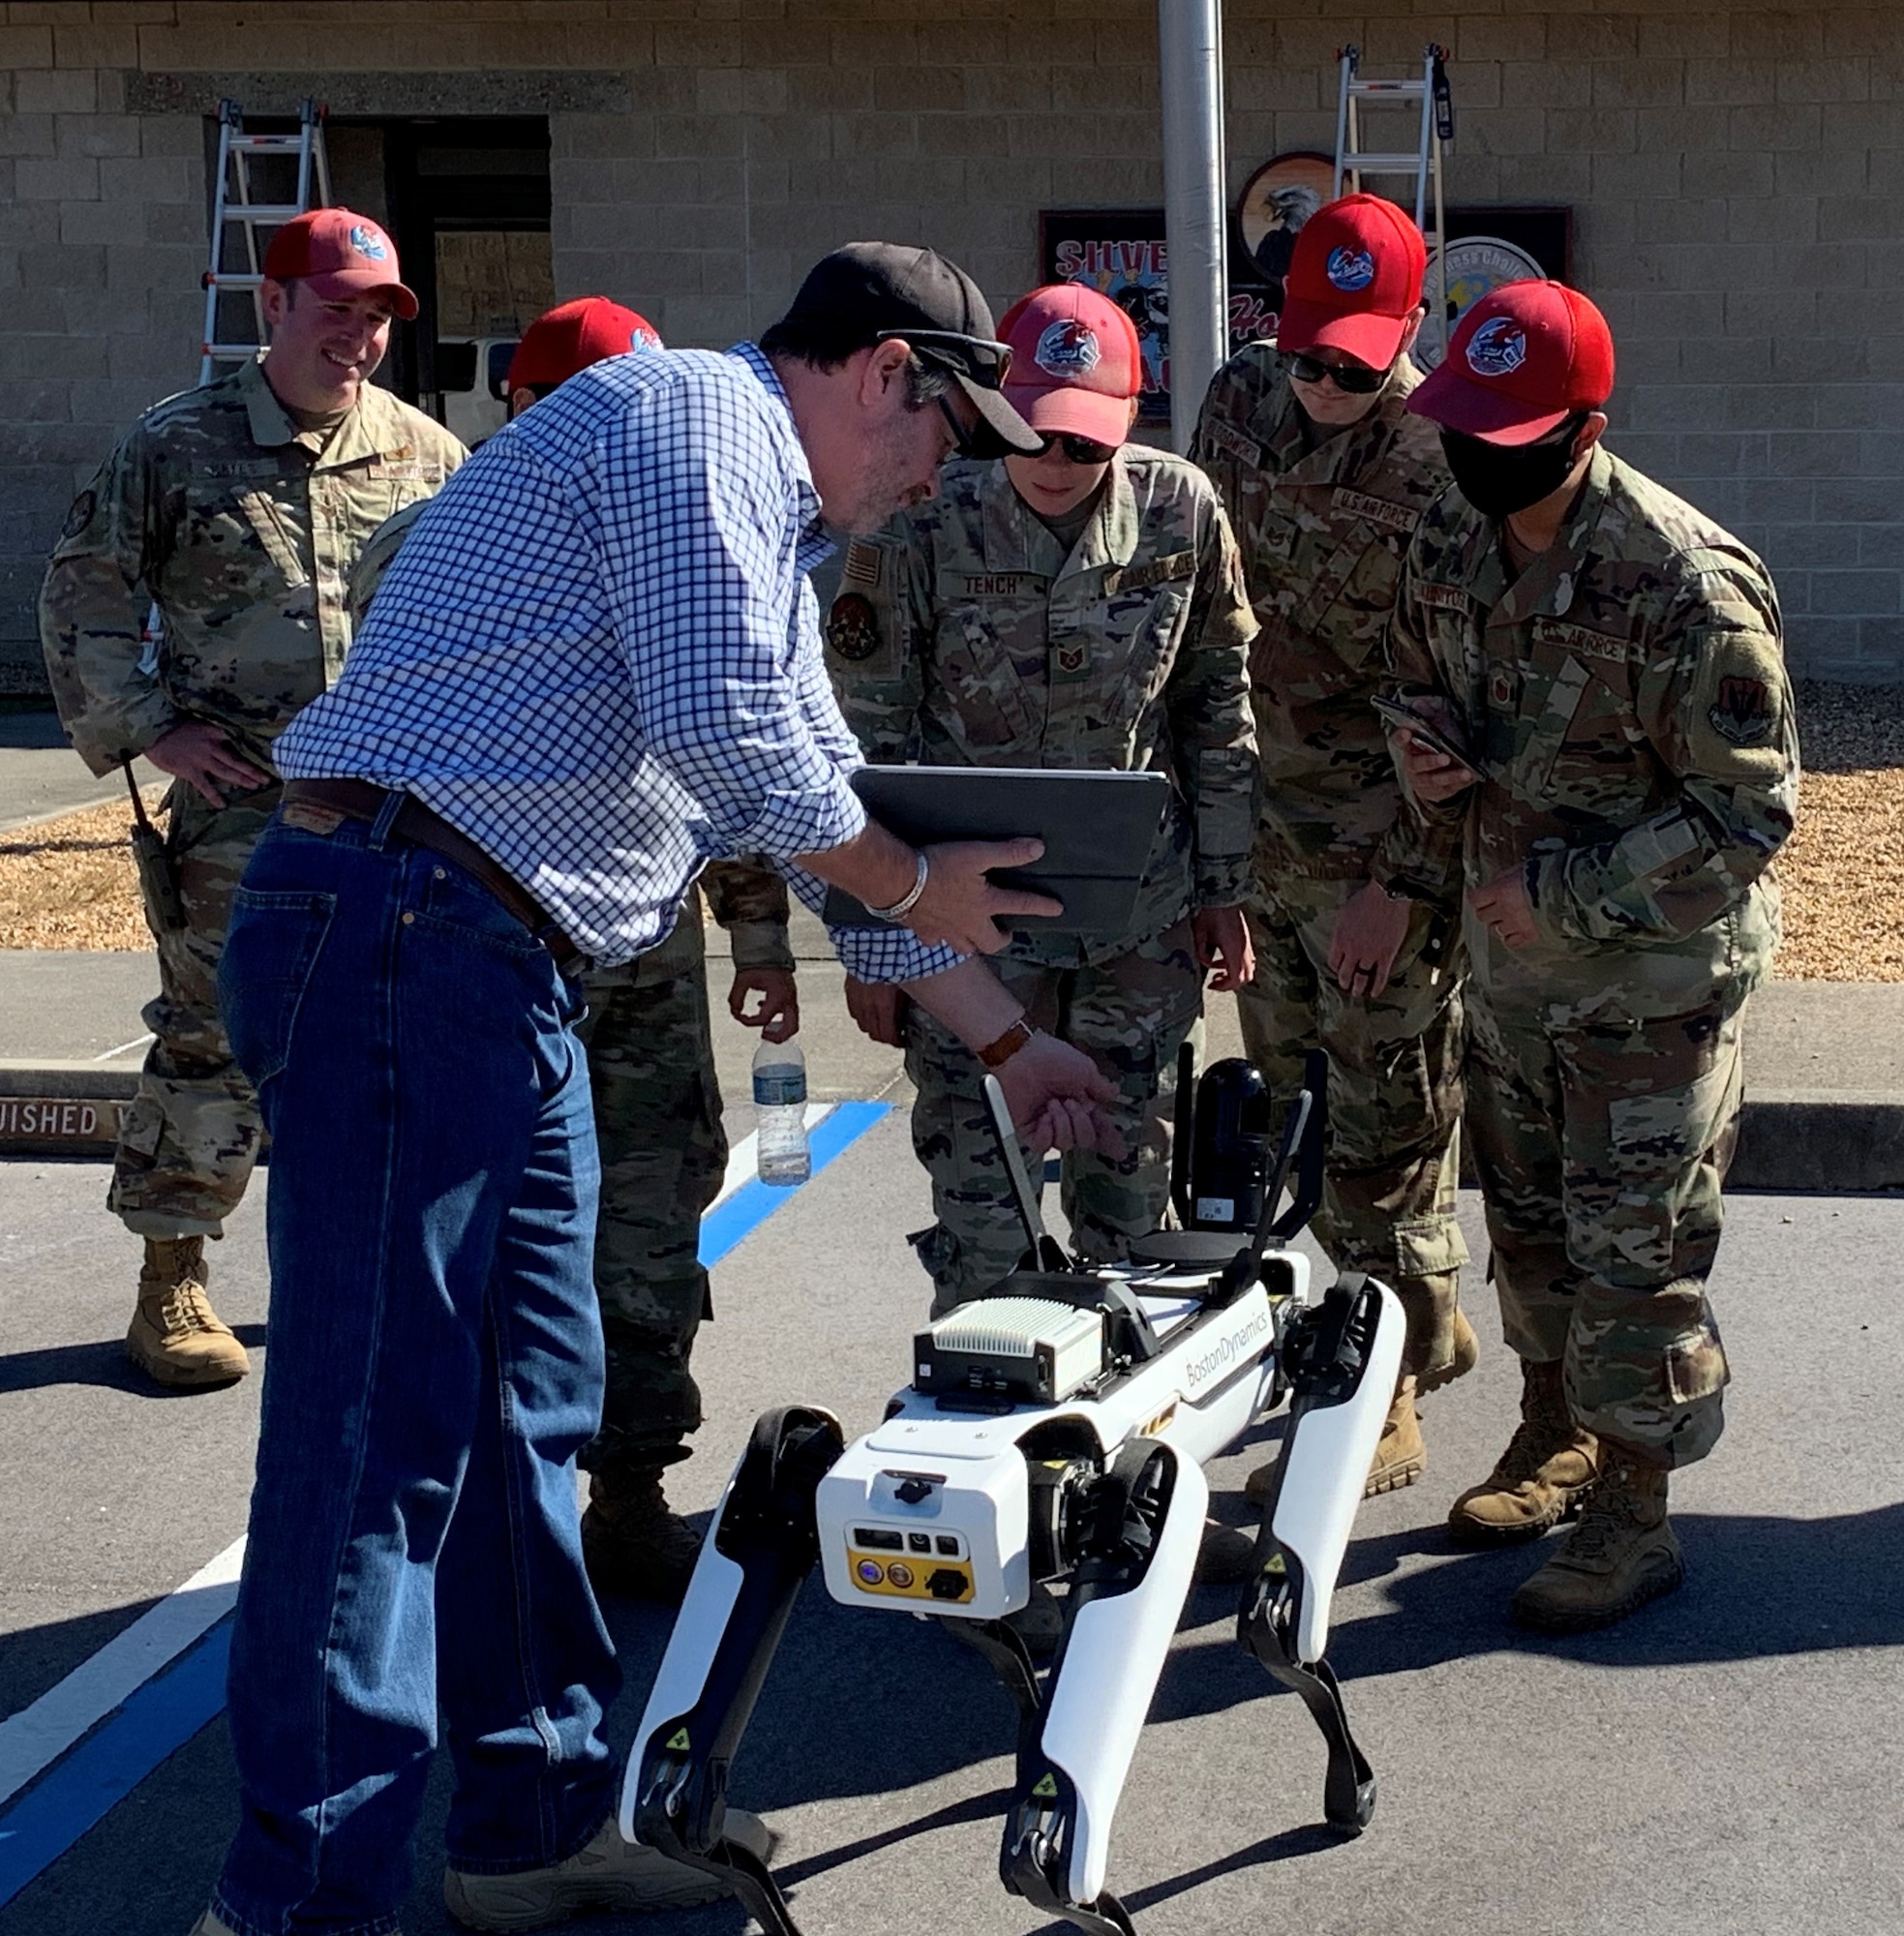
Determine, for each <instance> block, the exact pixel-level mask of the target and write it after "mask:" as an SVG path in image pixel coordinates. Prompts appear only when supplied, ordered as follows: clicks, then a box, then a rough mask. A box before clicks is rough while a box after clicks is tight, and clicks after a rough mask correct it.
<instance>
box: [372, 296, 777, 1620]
mask: <svg viewBox="0 0 1904 1936" xmlns="http://www.w3.org/2000/svg"><path fill="white" fill-rule="evenodd" d="M644 333H645V340H647V341H649V342H650V343H651V345H652V347H654V348H660V339H659V337H657V336H655V335H654V332H653V330H652V329H651V328H650V325H649V324H648V323H646V322H645V321H644V320H643V319H642V318H640V317H639V316H637V315H636V314H635V313H634V312H633V311H632V310H626V309H623V308H622V307H621V306H620V304H619V303H613V302H610V301H609V300H608V298H606V297H604V296H585V297H582V298H580V299H579V300H578V301H576V302H572V303H566V304H563V305H561V306H560V307H559V308H558V309H556V310H553V311H551V312H550V313H549V315H548V316H545V317H540V318H537V319H536V320H535V321H534V322H532V323H530V325H529V328H528V329H527V330H526V331H525V332H524V333H523V338H522V341H521V342H520V343H519V344H518V345H517V347H516V353H515V357H514V360H513V361H512V362H511V364H510V367H509V375H508V378H507V388H508V391H509V415H510V417H511V419H514V418H515V417H518V416H520V415H522V413H523V412H524V411H525V410H527V409H530V408H533V407H534V406H535V404H536V403H538V402H539V401H540V400H541V399H542V398H543V397H545V396H547V395H548V394H549V392H550V391H551V390H553V389H555V388H557V387H558V386H559V384H560V383H561V382H562V381H563V380H564V379H565V378H568V377H571V376H573V375H574V374H575V373H576V372H577V371H578V370H584V369H587V368H588V367H589V364H590V363H593V362H597V361H599V360H600V359H601V357H603V356H605V355H610V354H625V353H627V350H628V346H629V344H630V343H631V341H638V340H643V338H644ZM426 508H427V505H426V503H423V502H419V503H415V504H410V505H408V506H406V507H405V508H404V509H403V510H401V511H399V512H397V513H396V515H395V516H394V517H391V518H390V519H388V520H387V521H386V522H385V523H384V524H383V525H382V526H381V527H379V529H378V530H377V532H376V534H375V535H374V536H373V537H372V538H371V540H370V542H369V543H368V544H367V545H365V546H364V549H363V552H362V554H361V556H360V557H359V559H358V560H357V565H356V569H355V570H354V571H353V572H352V574H351V579H350V610H351V617H352V619H353V620H354V621H355V622H356V623H358V624H361V623H362V621H363V618H364V615H365V614H366V613H367V612H368V611H369V610H370V605H371V600H372V599H373V598H374V597H375V596H376V595H377V589H378V586H379V585H380V584H381V583H382V581H383V574H384V573H385V571H387V570H388V569H389V567H390V564H391V562H392V560H394V559H395V558H396V556H397V553H398V552H399V551H400V550H401V549H402V547H403V543H404V540H405V539H406V538H407V537H408V534H409V532H410V530H411V529H413V528H414V526H415V524H416V522H417V519H418V518H419V517H420V516H421V515H422V513H423V511H424V510H425V509H426ZM704 895H705V896H706V901H707V904H708V906H709V907H710V908H711V910H712V912H713V916H714V919H715V920H716V921H717V922H718V923H720V925H721V926H722V927H723V928H725V929H726V930H727V936H728V946H729V949H730V952H731V953H732V955H733V959H734V977H735V979H734V985H733V988H732V990H731V992H730V995H729V1003H728V1006H729V1009H730V1011H731V1012H732V1013H734V1015H735V1016H736V1018H737V1019H739V1020H741V1021H743V1022H744V1023H745V1024H746V1025H747V1026H748V1027H752V1028H761V1027H766V1028H768V1030H769V1031H770V1036H771V1040H773V1041H784V1040H785V1039H786V1037H788V1036H790V1035H792V1034H793V1033H794V1031H795V1029H797V1028H798V1027H799V1019H800V1012H799V998H798V995H797V993H796V991H795V989H794V985H793V974H794V956H793V950H792V948H791V946H790V945H789V943H788V938H787V917H788V902H787V888H786V883H785V882H784V881H782V880H781V879H780V878H779V876H778V875H776V874H773V873H771V872H770V871H769V870H767V869H766V868H764V867H760V866H753V865H747V864H744V863H742V862H734V861H715V862H710V864H709V866H708V868H707V870H706V871H705V872H704V873H703V874H702V876H701V879H700V881H699V883H698V884H697V885H696V886H695V887H694V888H692V889H690V890H689V891H688V894H687V897H686V899H685V900H684V901H683V902H682V903H681V909H680V914H679V916H678V917H677V918H676V921H675V925H674V927H673V928H672V929H671V930H670V931H669V933H668V936H667V938H666V939H665V940H664V941H662V942H661V943H660V944H659V945H658V946H656V947H654V948H651V949H650V950H649V951H648V953H645V954H642V955H639V956H638V957H637V958H636V959H635V960H633V961H630V962H627V963H625V964H624V965H622V966H620V967H617V968H598V969H596V970H594V971H593V972H592V973H591V974H589V976H588V977H587V978H586V980H585V983H584V987H585V991H586V995H587V1001H588V1012H587V1013H586V1015H585V1016H584V1018H583V1020H582V1021H581V1022H579V1023H578V1024H577V1025H576V1028H575V1034H576V1036H577V1038H578V1040H580V1041H581V1042H582V1043H583V1044H585V1045H586V1047H587V1049H588V1052H589V1082H590V1086H591V1090H592V1094H593V1102H594V1112H595V1140H596V1144H597V1146H598V1151H599V1155H600V1159H601V1204H600V1209H599V1211H598V1213H597V1219H596V1225H595V1294H596V1296H597V1297H598V1298H599V1300H600V1303H601V1316H602V1338H603V1344H604V1346H605V1347H606V1353H607V1381H606V1388H605V1392H604V1396H603V1401H602V1423H601V1429H600V1431H599V1432H598V1433H597V1434H596V1436H595V1437H594V1438H593V1439H592V1440H590V1442H589V1444H588V1445H586V1446H585V1447H584V1448H583V1450H582V1452H581V1454H580V1463H581V1465H582V1466H583V1467H584V1468H585V1469H586V1470H588V1472H589V1475H590V1477H589V1510H588V1512H587V1513H586V1514H585V1515H584V1517H583V1521H582V1547H583V1557H584V1558H586V1560H587V1561H588V1566H589V1578H590V1579H591V1580H592V1581H593V1582H594V1584H595V1586H596V1588H597V1589H598V1590H601V1591H616V1592H626V1593H635V1594H639V1595H642V1596H644V1597H652V1598H657V1599H662V1600H673V1601H678V1600H679V1599H680V1596H681V1594H682V1593H683V1592H684V1591H685V1590H686V1587H687V1581H688V1578H689V1576H690V1575H691V1574H692V1572H693V1568H694V1561H695V1558H696V1557H697V1555H698V1554H699V1551H700V1535H699V1534H698V1533H696V1532H695V1531H694V1529H693V1528H691V1527H690V1526H688V1525H687V1523H686V1522H685V1521H684V1520H682V1519H681V1518H680V1515H679V1514H677V1513H674V1512H672V1511H671V1510H670V1509H669V1508H668V1504H667V1500H666V1498H665V1497H664V1496H663V1493H662V1489H661V1473H662V1471H663V1469H664V1468H665V1467H668V1466H670V1465H673V1464H674V1463H676V1462H677V1461H679V1460H682V1459H685V1458H687V1456H688V1449H687V1446H686V1444H685V1442H684V1441H685V1440H686V1438H687V1436H688V1434H690V1433H692V1432H694V1431H697V1430H698V1429H699V1427H700V1424H701V1392H700V1388H699V1387H698V1386H697V1385H696V1384H695V1382H694V1376H693V1374H692V1372H691V1371H690V1369H689V1357H690V1354H691V1352H692V1350H693V1346H694V1334H695V1332H696V1331H697V1330H698V1329H699V1328H700V1326H701V1323H702V1321H703V1320H704V1319H708V1318H711V1317H712V1316H713V1302H712V1297H711V1294H710V1289H709V1285H708V1273H707V1272H706V1271H705V1270H703V1269H702V1267H701V1261H700V1246H701V1219H702V1217H703V1216H704V1215H705V1214H706V1212H707V1210H708V1208H709V1206H710V1204H711V1203H712V1202H713V1200H714V1198H715V1196H717V1195H719V1193H720V1186H721V1180H722V1178H723V1176H724V1175H725V1174H726V1168H727V1136H726V1134H725V1132H724V1131H723V1129H722V1127H721V1110H722V1104H721V1094H720V1085H719V1082H718V1081H717V1079H716V1077H715V1074H714V1048H713V1040H712V1036H711V1034H710V1027H709V1014H708V982H707V941H706V923H705V919H704V912H703V896H704ZM750 991H753V992H758V993H759V994H760V996H761V997H762V1004H761V1007H760V1008H759V1010H758V1011H756V1012H753V1013H747V1012H746V1010H745V1008H744V1006H743V1005H744V1003H745V1002H746V1000H747V998H748V995H749V992H750Z"/></svg>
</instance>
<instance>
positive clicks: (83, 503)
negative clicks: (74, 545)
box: [42, 491, 99, 538]
mask: <svg viewBox="0 0 1904 1936" xmlns="http://www.w3.org/2000/svg"><path fill="white" fill-rule="evenodd" d="M98 508H99V493H98V492H97V491H81V492H80V493H79V495H78V496H77V497H76V499H74V500H73V508H72V509H71V510H70V511H68V512H67V514H66V523H65V524H63V525H62V526H61V527H60V529H59V534H60V536H61V537H63V538H76V537H77V536H78V535H79V533H80V532H81V531H83V530H84V529H86V527H87V526H88V525H90V524H91V523H92V521H93V513H94V511H96V510H97V509H98ZM42 529H45V528H44V527H42Z"/></svg>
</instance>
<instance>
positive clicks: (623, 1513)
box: [582, 1466, 701, 1607]
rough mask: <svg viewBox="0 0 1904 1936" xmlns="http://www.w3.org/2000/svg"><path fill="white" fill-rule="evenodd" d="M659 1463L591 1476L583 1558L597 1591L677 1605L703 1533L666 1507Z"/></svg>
mask: <svg viewBox="0 0 1904 1936" xmlns="http://www.w3.org/2000/svg"><path fill="white" fill-rule="evenodd" d="M661 1470H662V1468H661V1467H659V1466H642V1467H636V1468H635V1469H633V1470H630V1471H623V1472H615V1473H607V1472H594V1473H591V1474H590V1475H589V1510H588V1511H587V1512H585V1513H584V1514H583V1515H582V1559H583V1563H584V1564H585V1565H586V1566H587V1567H588V1569H589V1584H590V1585H591V1586H592V1587H593V1588H594V1589H595V1591H596V1592H597V1593H605V1594H612V1595H616V1596H618V1597H626V1598H629V1599H636V1600H657V1601H659V1602H660V1603H661V1604H662V1605H663V1606H666V1607H678V1606H680V1603H681V1601H682V1599H683V1598H684V1597H685V1596H686V1593H687V1583H688V1581H689V1580H690V1579H691V1578H693V1575H694V1562H695V1561H696V1560H697V1559H698V1558H700V1557H701V1535H700V1534H699V1533H698V1532H696V1531H695V1530H694V1528H692V1527H691V1526H689V1525H688V1523H687V1522H686V1521H685V1520H684V1519H682V1518H681V1517H680V1514H679V1513H677V1512H673V1511H671V1510H670V1509H669V1506H668V1501H667V1499H666V1498H665V1497H663V1495H662V1492H661Z"/></svg>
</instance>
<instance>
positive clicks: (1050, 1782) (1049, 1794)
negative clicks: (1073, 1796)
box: [1031, 1774, 1058, 1801]
mask: <svg viewBox="0 0 1904 1936" xmlns="http://www.w3.org/2000/svg"><path fill="white" fill-rule="evenodd" d="M1031 1792H1032V1799H1033V1800H1037V1801H1055V1800H1057V1799H1058V1784H1057V1781H1056V1779H1055V1778H1054V1777H1053V1776H1051V1775H1048V1774H1041V1775H1040V1776H1039V1777H1038V1779H1037V1781H1036V1782H1034V1783H1033V1784H1032V1791H1031Z"/></svg>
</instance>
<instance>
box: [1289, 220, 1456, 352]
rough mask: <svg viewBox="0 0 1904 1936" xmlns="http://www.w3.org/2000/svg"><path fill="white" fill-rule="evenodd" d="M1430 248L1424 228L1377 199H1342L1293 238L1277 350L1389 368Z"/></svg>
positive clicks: (1417, 302)
mask: <svg viewBox="0 0 1904 1936" xmlns="http://www.w3.org/2000/svg"><path fill="white" fill-rule="evenodd" d="M1427 270H1428V245H1427V243H1425V242H1424V241H1423V240H1422V238H1421V230H1420V229H1419V228H1417V227H1415V225H1414V223H1413V222H1412V221H1410V220H1409V218H1408V217H1407V216H1406V215H1405V214H1404V213H1403V212H1402V211H1401V209H1399V208H1397V207H1396V205H1395V204H1394V203H1393V202H1392V201H1386V200H1384V199H1383V198H1382V197H1380V196H1378V195H1345V196H1344V197H1342V199H1341V200H1340V201H1332V202H1330V203H1328V204H1327V206H1325V207H1323V208H1318V209H1317V210H1316V211H1315V214H1314V215H1312V216H1311V217H1310V218H1309V220H1308V221H1307V222H1305V223H1304V224H1303V226H1302V227H1301V228H1300V229H1298V230H1297V232H1296V246H1295V248H1294V250H1293V252H1292V253H1291V255H1290V257H1289V273H1288V274H1287V275H1286V276H1285V277H1284V281H1283V313H1282V315H1281V316H1280V317H1279V318H1278V319H1277V325H1276V347H1277V348H1279V349H1283V350H1285V351H1287V352H1289V353H1290V354H1299V353H1300V352H1301V351H1303V350H1306V349H1341V350H1344V351H1345V352H1346V353H1347V354H1348V355H1350V356H1353V357H1355V358H1356V359H1357V360H1358V361H1359V362H1363V363H1366V364H1368V365H1369V366H1370V367H1371V368H1372V369H1375V370H1385V369H1387V368H1388V366H1389V365H1390V364H1391V363H1393V362H1394V361H1395V358H1396V355H1397V353H1398V352H1399V350H1400V349H1401V348H1402V333H1403V331H1404V330H1405V329H1406V328H1407V326H1408V318H1410V317H1411V316H1413V315H1414V313H1415V310H1416V309H1417V308H1418V307H1419V305H1420V303H1421V280H1422V277H1423V276H1424V275H1425V274H1426V273H1427Z"/></svg>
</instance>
